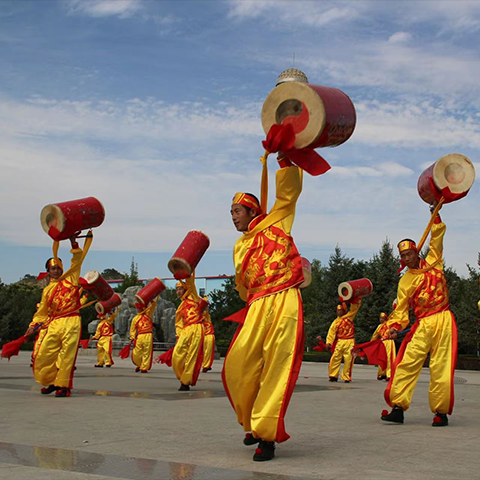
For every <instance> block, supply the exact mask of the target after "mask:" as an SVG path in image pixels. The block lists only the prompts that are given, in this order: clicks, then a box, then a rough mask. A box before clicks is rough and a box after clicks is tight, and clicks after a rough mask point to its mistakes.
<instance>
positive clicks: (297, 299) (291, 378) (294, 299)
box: [222, 288, 305, 443]
mask: <svg viewBox="0 0 480 480" xmlns="http://www.w3.org/2000/svg"><path fill="white" fill-rule="evenodd" d="M304 340H305V338H304V331H303V306H302V297H301V295H300V291H299V290H298V289H297V288H289V289H288V290H284V291H283V292H279V293H276V294H274V295H269V296H267V297H262V298H259V299H258V300H256V301H255V302H253V303H252V305H251V306H250V308H249V310H248V313H247V316H246V318H245V322H244V324H243V325H240V326H239V327H238V329H237V333H236V334H235V337H234V338H233V340H232V343H231V345H230V348H229V350H228V353H227V356H226V358H225V363H224V366H223V372H222V379H223V385H224V387H225V391H226V392H227V395H228V398H229V399H230V402H231V404H232V406H233V408H234V410H235V412H236V414H237V419H238V423H240V425H242V426H243V429H244V430H245V431H246V432H249V431H252V433H253V435H254V436H255V437H258V438H261V439H262V440H265V441H267V442H273V441H275V442H279V443H280V442H284V441H285V440H288V439H289V438H290V435H288V434H287V432H286V431H285V421H284V419H285V415H286V412H287V407H288V404H289V402H290V398H291V396H292V393H293V389H294V387H295V383H296V382H297V378H298V374H299V372H300V367H301V365H302V358H303V346H304Z"/></svg>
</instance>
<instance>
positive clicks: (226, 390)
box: [222, 323, 243, 411]
mask: <svg viewBox="0 0 480 480" xmlns="http://www.w3.org/2000/svg"><path fill="white" fill-rule="evenodd" d="M242 327H243V323H239V324H238V327H237V330H236V332H235V335H234V336H233V338H232V341H231V342H230V346H229V347H228V350H227V353H226V355H225V360H224V361H223V368H222V383H223V388H224V389H225V393H226V394H227V397H228V400H229V401H230V405H232V408H233V410H234V411H236V410H235V405H234V404H233V401H232V397H231V396H230V391H229V390H228V386H227V380H226V379H225V365H226V364H227V359H228V354H229V353H230V350H231V349H232V347H233V344H234V343H235V341H236V340H237V337H238V335H239V333H240V331H241V330H242Z"/></svg>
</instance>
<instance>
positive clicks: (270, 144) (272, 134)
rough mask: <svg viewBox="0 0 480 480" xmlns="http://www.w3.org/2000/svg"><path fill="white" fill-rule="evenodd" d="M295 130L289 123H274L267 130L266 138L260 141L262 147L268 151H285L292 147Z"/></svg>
mask: <svg viewBox="0 0 480 480" xmlns="http://www.w3.org/2000/svg"><path fill="white" fill-rule="evenodd" d="M294 143H295V132H294V131H293V127H292V125H291V124H289V123H288V124H286V125H283V124H282V125H277V124H276V123H274V124H273V125H272V126H271V127H270V130H269V131H268V134H267V138H266V140H264V141H263V142H262V145H263V148H265V150H267V151H268V152H269V153H275V152H279V151H280V152H285V151H286V150H290V149H291V148H293V144H294Z"/></svg>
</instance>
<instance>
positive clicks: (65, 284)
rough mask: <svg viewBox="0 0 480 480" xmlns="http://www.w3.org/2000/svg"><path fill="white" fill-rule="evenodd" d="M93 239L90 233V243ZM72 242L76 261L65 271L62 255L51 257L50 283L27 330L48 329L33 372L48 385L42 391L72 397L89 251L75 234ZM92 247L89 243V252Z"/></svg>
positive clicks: (39, 348)
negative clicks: (82, 280) (82, 286)
mask: <svg viewBox="0 0 480 480" xmlns="http://www.w3.org/2000/svg"><path fill="white" fill-rule="evenodd" d="M91 239H92V234H91V233H89V238H87V241H88V242H89V244H90V243H91ZM70 243H71V246H72V249H71V253H72V262H71V266H70V269H69V270H68V272H65V275H64V274H63V264H62V261H61V259H59V258H58V257H56V256H55V257H54V258H50V259H49V260H47V263H46V264H45V267H46V270H47V272H48V275H49V277H50V283H49V284H48V285H47V286H46V287H45V288H44V289H43V293H42V299H41V301H40V306H39V307H38V310H37V312H36V313H35V315H34V317H33V320H32V322H31V323H30V325H29V327H28V330H27V331H26V333H25V335H26V336H30V335H31V334H32V333H33V332H34V329H35V328H37V327H38V328H39V329H42V330H46V333H44V334H40V335H39V338H40V341H37V345H36V348H37V352H36V355H35V358H34V361H33V373H34V376H35V381H36V382H38V383H40V384H42V385H44V387H43V388H42V389H41V392H42V394H44V395H48V394H49V393H52V392H55V396H56V397H70V394H71V388H72V384H73V372H74V368H75V361H76V358H77V350H78V343H79V340H80V334H81V319H80V313H79V308H80V289H79V287H78V280H79V278H80V270H81V267H82V262H83V260H84V258H85V255H84V254H83V253H84V252H83V251H82V249H81V248H80V247H79V246H78V243H77V240H76V236H75V235H74V236H72V237H71V238H70ZM88 247H89V245H88V246H87V243H86V244H85V247H84V250H85V252H86V251H88Z"/></svg>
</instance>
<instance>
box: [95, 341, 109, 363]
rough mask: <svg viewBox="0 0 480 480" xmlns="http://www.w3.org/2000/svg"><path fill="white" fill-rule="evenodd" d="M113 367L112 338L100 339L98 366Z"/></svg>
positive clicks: (98, 343)
mask: <svg viewBox="0 0 480 480" xmlns="http://www.w3.org/2000/svg"><path fill="white" fill-rule="evenodd" d="M104 363H105V364H106V365H113V359H112V337H108V336H104V337H100V338H99V339H98V342H97V365H103V364H104Z"/></svg>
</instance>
